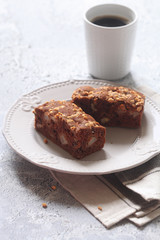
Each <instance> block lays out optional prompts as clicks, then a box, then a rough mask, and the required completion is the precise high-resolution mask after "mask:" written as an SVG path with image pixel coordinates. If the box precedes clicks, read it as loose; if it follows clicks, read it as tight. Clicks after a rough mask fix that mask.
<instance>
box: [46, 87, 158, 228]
mask: <svg viewBox="0 0 160 240" xmlns="http://www.w3.org/2000/svg"><path fill="white" fill-rule="evenodd" d="M139 90H140V91H142V92H143V93H144V94H145V95H147V96H149V97H151V98H152V100H153V101H154V102H156V104H157V105H159V106H160V95H158V94H156V93H155V92H153V91H152V90H151V89H149V88H146V87H144V86H143V87H141V88H140V89H139ZM50 172H51V174H52V176H53V177H54V178H55V179H56V180H57V181H58V182H59V183H60V184H61V185H62V186H63V187H64V188H65V189H66V190H67V191H69V192H70V193H71V195H72V196H73V197H74V198H75V199H77V200H78V201H79V202H80V203H81V204H82V205H83V206H84V207H85V208H86V209H87V210H88V211H89V212H90V213H92V215H93V216H95V217H96V218H97V219H98V220H99V221H100V222H102V224H104V225H105V226H106V227H107V228H110V227H112V226H113V225H114V224H116V223H118V222H119V221H121V220H123V219H125V218H127V219H128V220H129V221H131V222H133V223H135V224H136V225H137V226H143V225H145V224H146V223H148V222H150V221H152V220H153V219H155V218H156V217H158V216H160V155H158V156H156V157H154V158H153V159H152V160H150V161H148V162H147V163H145V164H143V165H141V166H139V167H136V168H134V169H131V170H127V171H123V172H120V173H115V174H109V175H103V176H85V175H83V176H82V175H71V174H66V173H59V172H55V171H50Z"/></svg>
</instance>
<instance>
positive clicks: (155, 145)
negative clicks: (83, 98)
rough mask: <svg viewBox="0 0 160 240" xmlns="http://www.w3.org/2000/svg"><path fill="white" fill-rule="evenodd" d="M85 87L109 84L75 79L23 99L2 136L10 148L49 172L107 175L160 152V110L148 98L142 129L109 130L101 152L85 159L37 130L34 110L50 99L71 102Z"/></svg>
mask: <svg viewBox="0 0 160 240" xmlns="http://www.w3.org/2000/svg"><path fill="white" fill-rule="evenodd" d="M82 85H90V86H93V87H99V86H104V85H108V83H106V81H101V80H83V81H82V80H73V81H66V82H62V83H57V84H52V85H49V86H46V87H42V88H40V89H37V90H35V91H33V92H31V93H29V94H26V95H24V96H23V97H22V98H20V99H19V100H18V101H17V102H16V103H15V104H14V105H13V107H12V108H11V109H10V110H9V112H8V114H7V116H6V119H5V124H4V127H3V134H4V136H5V138H6V140H7V142H8V143H9V145H10V146H11V147H12V148H13V149H14V150H15V151H16V152H17V153H18V154H20V155H21V156H22V157H24V158H25V159H27V160H29V161H30V162H32V163H34V164H36V165H38V166H40V167H45V168H48V169H53V170H57V171H61V172H67V173H72V174H97V175H98V174H104V173H113V172H118V171H122V170H127V169H130V168H133V167H136V166H138V165H141V164H143V163H144V162H146V161H148V160H150V159H151V158H152V157H153V156H155V155H157V154H158V153H159V152H160V110H159V109H158V107H157V106H156V105H155V104H154V103H153V102H152V101H151V100H150V99H149V98H148V97H146V103H145V110H144V115H143V120H142V127H141V128H140V129H125V128H107V131H106V132H107V133H106V143H105V146H104V148H103V149H102V150H101V151H98V152H96V153H93V154H91V155H89V156H87V157H85V158H84V159H83V160H76V159H74V158H73V157H72V156H71V155H70V154H69V153H67V152H66V151H64V150H63V149H61V148H60V147H58V146H57V145H55V144H53V143H52V142H50V141H49V143H48V144H44V142H43V139H44V137H43V136H42V135H40V134H39V133H38V132H36V131H35V129H34V114H33V113H32V110H33V109H34V107H36V106H37V105H39V104H42V103H44V102H45V101H49V100H51V99H55V100H62V99H70V98H71V95H72V93H73V91H74V90H75V89H76V88H77V87H79V86H82Z"/></svg>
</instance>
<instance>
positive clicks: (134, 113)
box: [72, 86, 145, 128]
mask: <svg viewBox="0 0 160 240" xmlns="http://www.w3.org/2000/svg"><path fill="white" fill-rule="evenodd" d="M72 100H73V102H74V103H75V104H77V105H78V106H80V107H81V108H82V109H83V110H84V111H85V112H86V113H88V114H90V115H91V116H93V117H94V118H95V120H96V121H98V122H99V123H100V124H102V125H103V126H111V127H128V128H138V127H140V126H141V120H142V115H143V111H144V102H145V96H144V95H143V94H142V93H140V92H137V91H135V90H133V89H130V88H126V87H122V86H120V87H114V86H104V87H100V88H92V87H90V86H83V87H80V88H78V89H76V90H75V91H74V92H73V95H72Z"/></svg>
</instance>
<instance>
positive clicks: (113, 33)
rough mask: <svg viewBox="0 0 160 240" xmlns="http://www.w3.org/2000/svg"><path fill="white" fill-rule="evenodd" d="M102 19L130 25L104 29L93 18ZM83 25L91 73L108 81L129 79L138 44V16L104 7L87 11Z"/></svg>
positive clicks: (121, 8)
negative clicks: (112, 19)
mask: <svg viewBox="0 0 160 240" xmlns="http://www.w3.org/2000/svg"><path fill="white" fill-rule="evenodd" d="M102 16H116V17H120V18H125V19H127V20H128V23H127V24H126V25H124V26H120V27H104V26H99V25H96V24H94V23H93V22H92V21H93V19H95V18H97V17H102ZM84 22H85V36H86V49H87V58H88V67H89V72H90V74H91V75H92V76H94V77H96V78H101V79H107V80H116V79H121V78H123V77H124V76H126V75H127V74H128V73H129V72H130V64H131V57H132V53H133V48H134V42H135V35H136V26H137V15H136V13H135V12H134V11H133V10H132V9H130V8H128V7H126V6H123V5H119V4H102V5H97V6H94V7H92V8H90V9H88V10H87V11H86V13H85V16H84Z"/></svg>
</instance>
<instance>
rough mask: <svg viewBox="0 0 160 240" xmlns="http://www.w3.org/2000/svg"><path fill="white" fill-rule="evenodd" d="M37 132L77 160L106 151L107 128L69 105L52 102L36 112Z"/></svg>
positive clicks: (70, 103) (64, 102)
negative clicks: (103, 149)
mask: <svg viewBox="0 0 160 240" xmlns="http://www.w3.org/2000/svg"><path fill="white" fill-rule="evenodd" d="M33 112H34V114H35V128H36V130H37V131H39V132H41V133H42V134H43V135H44V136H45V137H47V138H48V139H50V140H51V141H53V142H54V143H56V144H57V145H59V146H61V147H62V148H63V149H65V150H66V151H68V152H69V153H70V154H71V155H72V156H74V157H75V158H78V159H81V158H83V157H84V156H86V155H88V154H91V153H93V152H96V151H98V150H100V149H101V148H103V146H104V143H105V128H104V127H103V126H101V125H100V124H99V123H98V122H96V121H95V120H94V119H93V118H92V117H91V116H90V115H88V114H86V113H85V112H84V111H83V110H82V109H81V108H79V107H78V106H77V105H75V104H74V103H72V102H70V101H69V102H68V101H54V100H52V101H50V102H46V103H44V104H43V105H40V106H39V107H37V108H35V109H34V111H33Z"/></svg>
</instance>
